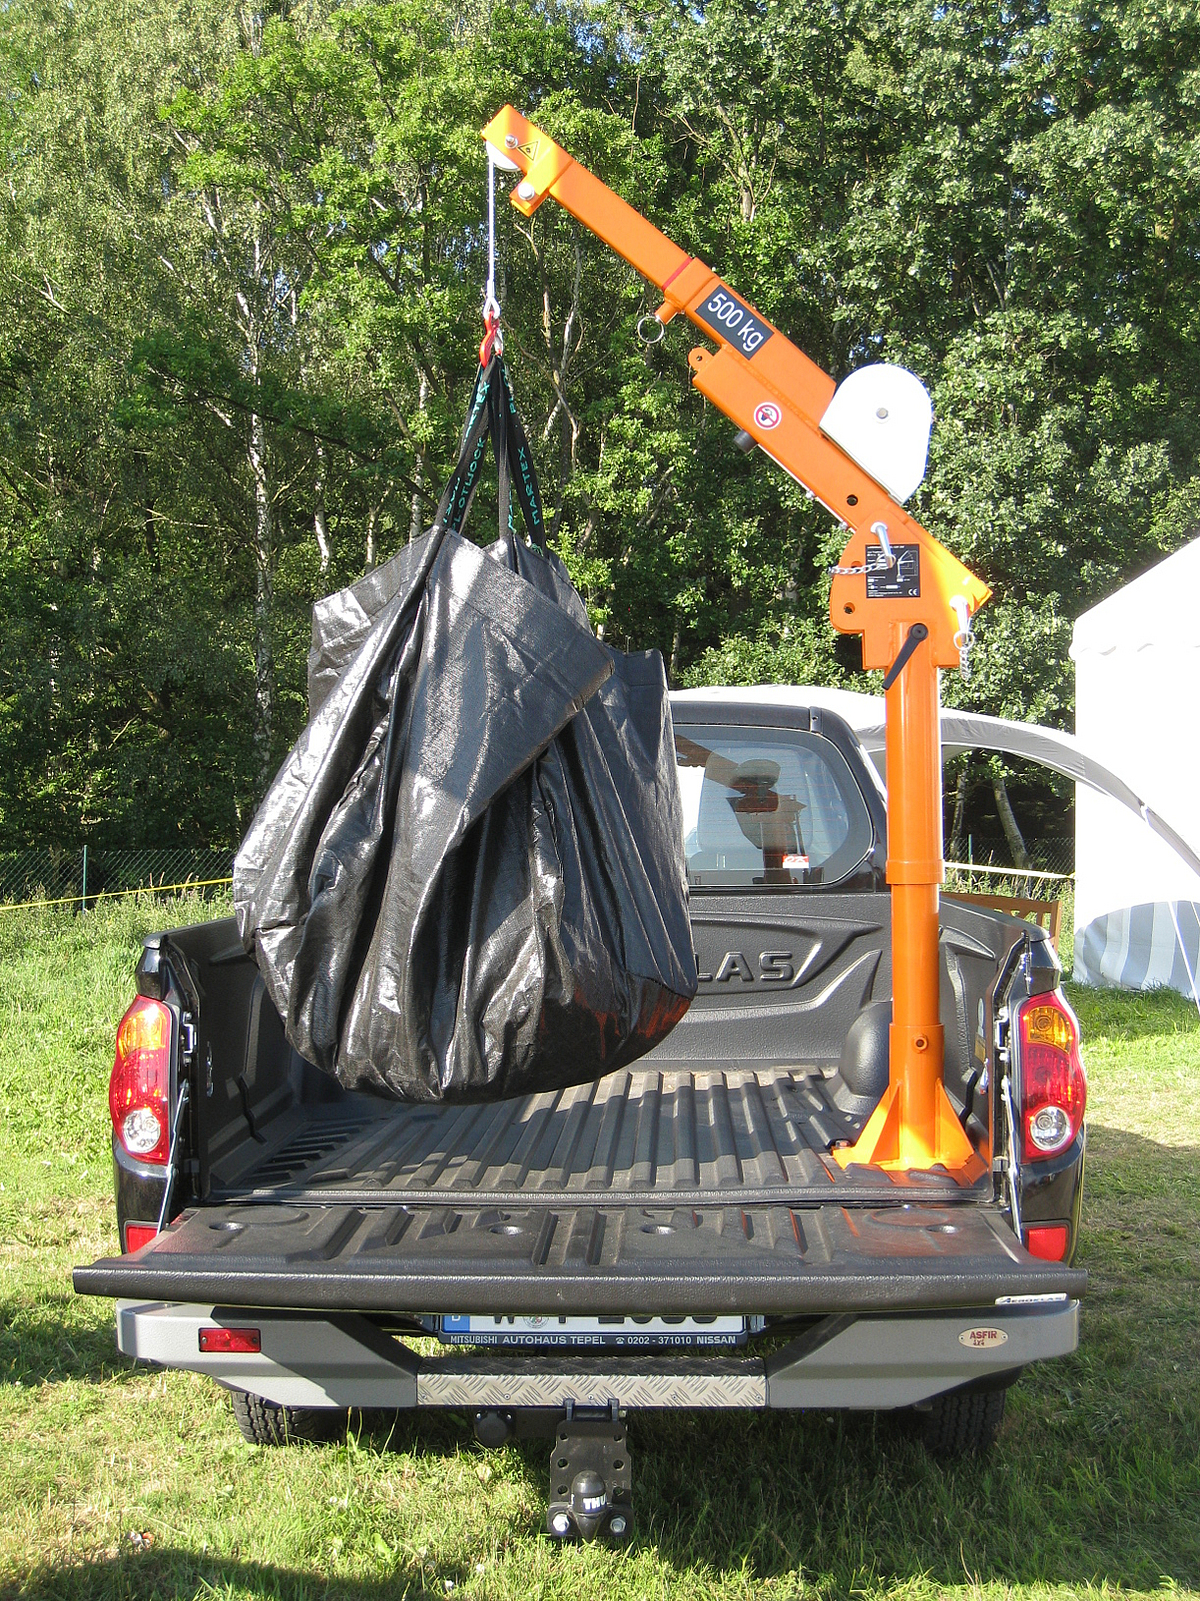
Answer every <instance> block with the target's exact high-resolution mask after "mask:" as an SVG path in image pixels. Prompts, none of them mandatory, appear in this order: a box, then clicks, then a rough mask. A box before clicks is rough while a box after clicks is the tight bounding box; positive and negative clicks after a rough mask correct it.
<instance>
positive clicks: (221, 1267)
mask: <svg viewBox="0 0 1200 1601" xmlns="http://www.w3.org/2000/svg"><path fill="white" fill-rule="evenodd" d="M1085 1282H1086V1275H1085V1274H1084V1273H1083V1272H1082V1271H1081V1270H1079V1269H1077V1268H1070V1267H1066V1266H1064V1265H1063V1264H1061V1263H1057V1262H1043V1261H1040V1260H1037V1259H1035V1258H1034V1257H1031V1256H1030V1255H1029V1253H1028V1252H1027V1251H1025V1250H1024V1249H1023V1247H1022V1246H1020V1245H1019V1244H1018V1243H1017V1241H1016V1240H1015V1239H1014V1237H1013V1234H1012V1232H1011V1230H1010V1229H1009V1227H1008V1225H1007V1222H1006V1221H1005V1219H1004V1217H1003V1215H1002V1214H1001V1213H1000V1212H999V1211H998V1209H996V1208H994V1207H991V1206H982V1205H980V1204H979V1203H978V1202H977V1201H974V1202H962V1203H959V1204H953V1203H951V1204H945V1203H941V1202H939V1203H937V1204H934V1203H931V1202H908V1203H905V1204H902V1205H891V1206H877V1207H869V1206H867V1207H853V1208H851V1207H846V1206H842V1205H840V1204H835V1203H826V1204H823V1205H805V1206H798V1205H789V1204H787V1202H786V1201H785V1200H780V1201H779V1202H778V1203H775V1204H761V1205H741V1206H738V1205H725V1206H721V1205H705V1206H687V1205H685V1206H676V1207H672V1206H671V1205H670V1204H669V1203H668V1201H667V1198H666V1197H665V1196H664V1198H663V1204H661V1205H656V1206H653V1207H647V1206H630V1205H627V1204H622V1203H620V1202H616V1203H614V1204H604V1203H601V1204H596V1203H592V1204H588V1205H579V1206H574V1205H568V1206H557V1205H556V1206H552V1207H551V1206H546V1205H544V1204H543V1205H540V1206H530V1207H526V1206H522V1205H521V1204H520V1201H519V1199H518V1198H516V1197H514V1204H512V1205H506V1206H504V1207H497V1206H471V1205H462V1204H458V1205H428V1206H427V1205H402V1204H398V1205H373V1206H360V1205H348V1204H338V1205H320V1204H312V1205H310V1204H307V1203H304V1204H300V1203H294V1204H286V1205H280V1204H272V1203H253V1202H241V1203H236V1204H229V1205H223V1206H212V1207H201V1208H198V1209H196V1210H194V1211H190V1212H185V1213H184V1214H183V1215H182V1216H181V1217H180V1218H179V1219H178V1221H177V1222H176V1223H175V1224H174V1225H173V1226H172V1227H171V1228H170V1229H169V1230H168V1231H167V1232H166V1233H164V1234H162V1235H160V1236H159V1238H158V1239H156V1240H153V1241H152V1242H151V1243H150V1244H149V1245H146V1246H143V1247H142V1249H141V1250H140V1251H136V1252H134V1253H133V1254H132V1255H129V1256H121V1257H110V1258H103V1259H101V1260H100V1261H98V1262H94V1263H92V1264H91V1266H90V1267H78V1268H76V1269H75V1273H74V1283H75V1288H76V1290H77V1291H79V1292H80V1293H81V1294H84V1295H107V1296H114V1297H119V1298H136V1299H140V1300H147V1299H153V1300H161V1301H187V1302H206V1303H213V1304H217V1303H219V1304H221V1305H225V1306H261V1307H284V1308H294V1309H300V1308H305V1309H318V1308H326V1309H328V1308H336V1309H339V1310H354V1311H369V1312H408V1313H428V1312H480V1311H491V1310H497V1309H498V1310H503V1311H504V1312H505V1313H563V1312H577V1313H624V1314H627V1315H628V1314H638V1313H657V1314H660V1315H685V1314H693V1315H697V1314H698V1315H704V1314H712V1313H722V1312H729V1313H745V1314H755V1313H762V1314H780V1313H817V1312H860V1313H861V1312H872V1311H893V1310H933V1309H935V1308H938V1307H953V1306H963V1307H965V1306H986V1305H990V1304H992V1303H993V1302H995V1301H996V1300H997V1299H998V1298H1000V1297H1003V1296H1013V1295H1017V1296H1030V1295H1065V1296H1067V1297H1070V1298H1072V1299H1074V1298H1076V1297H1078V1296H1080V1295H1081V1294H1082V1293H1083V1290H1084V1286H1085Z"/></svg>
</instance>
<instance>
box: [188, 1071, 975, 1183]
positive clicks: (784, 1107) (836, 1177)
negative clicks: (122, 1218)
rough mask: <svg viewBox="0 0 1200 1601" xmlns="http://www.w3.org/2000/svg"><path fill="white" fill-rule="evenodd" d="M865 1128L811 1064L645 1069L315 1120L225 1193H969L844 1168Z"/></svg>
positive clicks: (925, 1178)
mask: <svg viewBox="0 0 1200 1601" xmlns="http://www.w3.org/2000/svg"><path fill="white" fill-rule="evenodd" d="M861 1122H862V1119H861V1117H855V1116H854V1115H852V1114H851V1113H849V1112H847V1111H844V1110H842V1109H841V1108H839V1107H838V1106H837V1105H836V1104H835V1102H834V1100H833V1098H832V1094H831V1085H830V1081H829V1080H828V1079H827V1078H826V1077H825V1075H824V1074H822V1073H821V1072H819V1071H817V1070H815V1069H812V1068H801V1067H794V1068H769V1069H760V1070H757V1071H755V1070H752V1069H749V1068H741V1069H724V1070H722V1069H720V1068H717V1067H714V1068H713V1069H712V1070H703V1071H694V1070H684V1069H680V1070H654V1071H652V1070H649V1069H647V1068H644V1067H643V1068H635V1069H633V1070H622V1071H619V1072H616V1073H612V1074H610V1075H608V1076H607V1077H606V1078H603V1079H600V1080H598V1081H596V1082H595V1083H590V1084H582V1085H578V1086H576V1087H575V1088H573V1089H568V1090H563V1091H559V1092H557V1093H547V1094H543V1095H534V1096H527V1097H524V1098H522V1099H519V1100H512V1101H502V1102H498V1103H493V1104H491V1105H483V1106H466V1107H451V1108H438V1107H427V1106H397V1107H394V1108H390V1109H388V1111H387V1112H386V1114H385V1115H383V1116H375V1117H371V1118H370V1119H369V1120H368V1121H366V1122H361V1121H358V1122H356V1121H351V1120H347V1121H345V1122H344V1123H343V1124H342V1127H341V1128H340V1129H339V1130H338V1133H339V1136H340V1137H339V1138H338V1139H337V1140H336V1141H335V1142H334V1143H332V1144H331V1143H330V1142H329V1137H328V1134H327V1133H325V1131H323V1130H322V1128H321V1126H320V1125H319V1124H317V1123H316V1122H315V1120H314V1122H313V1123H312V1124H310V1125H309V1126H307V1127H305V1128H303V1129H301V1130H300V1131H299V1132H298V1133H297V1134H295V1135H294V1136H293V1137H292V1138H291V1139H289V1140H288V1141H287V1143H286V1144H284V1145H283V1146H282V1147H281V1148H280V1149H278V1150H277V1151H274V1152H272V1154H271V1155H270V1156H269V1157H268V1158H267V1159H266V1161H265V1162H264V1163H262V1164H261V1165H260V1166H259V1167H258V1168H256V1169H254V1170H253V1171H252V1172H251V1173H250V1174H249V1175H248V1176H247V1177H246V1178H244V1179H243V1180H241V1181H240V1182H239V1183H238V1185H237V1186H236V1187H227V1188H225V1189H216V1188H214V1192H213V1197H212V1198H213V1199H214V1200H234V1199H239V1200H250V1199H262V1200H267V1201H277V1200H279V1199H281V1198H283V1197H286V1198H287V1199H288V1200H294V1201H314V1202H318V1201H327V1200H332V1199H334V1198H335V1197H336V1198H337V1199H339V1200H342V1201H346V1202H350V1203H358V1204H363V1205H367V1204H372V1203H374V1202H376V1201H378V1200H379V1199H381V1198H384V1197H387V1198H389V1199H390V1198H396V1199H399V1198H401V1197H403V1198H404V1199H405V1200H411V1201H413V1202H414V1203H417V1204H428V1203H432V1202H436V1201H437V1200H439V1199H441V1198H446V1199H452V1198H453V1199H458V1198H460V1197H461V1198H464V1199H466V1198H468V1197H469V1198H471V1199H474V1200H477V1201H479V1202H481V1203H486V1202H490V1203H493V1204H497V1205H503V1204H505V1202H506V1201H507V1200H510V1199H511V1198H512V1197H514V1196H516V1195H537V1196H538V1197H539V1199H545V1200H546V1201H552V1200H555V1199H557V1198H559V1197H564V1198H566V1197H569V1198H573V1199H576V1200H577V1199H579V1198H580V1197H582V1196H585V1195H597V1196H599V1195H603V1196H604V1197H605V1198H606V1199H607V1198H610V1197H620V1198H621V1199H623V1200H625V1199H627V1200H629V1201H631V1202H647V1203H651V1202H654V1201H661V1200H662V1199H663V1197H664V1196H666V1195H668V1194H669V1195H670V1197H671V1198H672V1199H673V1200H675V1201H678V1202H681V1203H683V1204H688V1203H691V1202H695V1203H697V1204H699V1203H700V1202H702V1201H705V1200H707V1201H709V1202H711V1200H712V1198H713V1196H720V1197H722V1198H730V1197H734V1198H736V1199H737V1200H739V1201H741V1200H750V1199H755V1200H761V1201H766V1200H784V1201H786V1200H790V1199H792V1198H794V1196H795V1195H796V1193H797V1192H801V1191H803V1192H807V1193H808V1194H811V1195H813V1196H814V1197H815V1198H819V1199H821V1200H824V1199H825V1198H826V1197H827V1196H828V1195H830V1194H831V1193H833V1192H834V1191H835V1190H836V1191H837V1192H838V1194H839V1198H846V1199H850V1198H851V1197H859V1196H863V1197H866V1198H868V1199H871V1198H876V1197H878V1196H879V1195H880V1194H881V1193H886V1194H888V1195H891V1196H894V1195H895V1193H896V1192H897V1191H898V1190H907V1191H913V1190H917V1189H919V1190H922V1191H924V1192H929V1191H947V1192H956V1191H959V1186H958V1185H957V1184H956V1182H955V1180H954V1179H953V1178H952V1177H950V1176H949V1175H945V1174H924V1175H904V1174H900V1175H893V1174H888V1173H884V1172H881V1171H879V1170H876V1169H870V1168H852V1169H850V1170H849V1171H847V1172H843V1170H842V1169H841V1168H840V1167H839V1166H838V1164H837V1162H835V1161H834V1160H833V1158H832V1157H831V1156H830V1154H829V1148H830V1146H831V1144H832V1143H833V1142H835V1141H840V1140H853V1139H854V1138H855V1137H856V1136H857V1134H858V1132H859V1128H860V1126H861ZM323 1133H324V1134H325V1137H324V1139H322V1135H323Z"/></svg>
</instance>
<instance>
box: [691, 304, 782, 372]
mask: <svg viewBox="0 0 1200 1601" xmlns="http://www.w3.org/2000/svg"><path fill="white" fill-rule="evenodd" d="M696 316H697V317H699V319H700V321H701V322H703V323H707V324H708V326H709V327H710V328H711V329H712V331H713V333H715V334H719V335H720V337H721V338H722V339H724V340H725V341H727V343H729V344H731V345H732V346H733V347H734V349H735V350H740V351H741V353H742V355H743V356H755V355H757V354H758V352H759V351H760V350H761V349H762V347H763V346H764V345H765V344H766V342H767V340H768V339H770V337H771V335H772V334H773V333H774V332H775V330H774V328H768V327H767V325H766V323H765V322H764V321H763V320H762V318H761V317H756V316H755V315H754V313H753V312H752V311H751V310H750V307H749V306H747V305H746V304H745V303H744V302H743V301H741V300H739V299H738V297H737V296H736V295H735V294H734V293H733V291H732V290H731V289H714V290H713V292H712V294H711V295H709V297H708V299H707V300H706V301H705V302H704V304H703V305H702V306H701V307H699V308H698V310H697V311H696Z"/></svg>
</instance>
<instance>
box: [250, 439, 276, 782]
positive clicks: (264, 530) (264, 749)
mask: <svg viewBox="0 0 1200 1601" xmlns="http://www.w3.org/2000/svg"><path fill="white" fill-rule="evenodd" d="M247 459H248V461H249V464H250V476H251V479H252V481H253V484H254V757H255V765H256V767H257V770H258V783H259V790H260V792H261V791H264V790H265V789H266V787H267V785H268V784H269V783H270V780H271V775H272V771H273V764H272V760H271V736H272V732H273V730H272V722H273V715H274V710H275V661H274V652H273V650H272V647H271V621H272V609H273V608H272V600H273V591H274V578H275V574H274V557H275V552H274V549H273V538H272V535H273V529H272V526H271V485H270V481H269V477H268V464H267V440H266V429H265V428H264V426H263V420H262V418H261V417H260V416H259V415H258V413H257V412H252V413H251V416H250V444H249V449H248V451H247Z"/></svg>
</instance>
